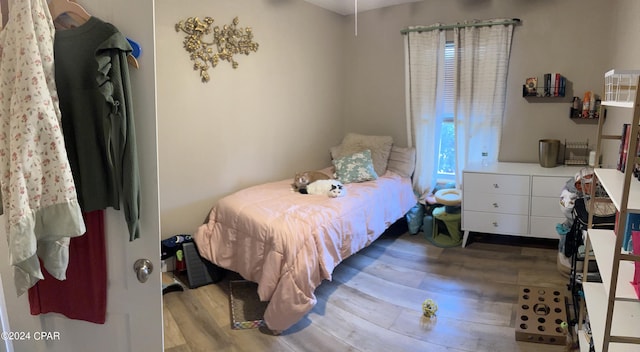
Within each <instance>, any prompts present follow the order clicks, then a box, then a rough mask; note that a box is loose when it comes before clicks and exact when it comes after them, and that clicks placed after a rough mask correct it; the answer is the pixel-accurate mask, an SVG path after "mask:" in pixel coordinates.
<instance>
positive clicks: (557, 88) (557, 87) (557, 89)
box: [553, 73, 560, 97]
mask: <svg viewBox="0 0 640 352" xmlns="http://www.w3.org/2000/svg"><path fill="white" fill-rule="evenodd" d="M553 79H555V80H556V83H555V85H554V86H553V96H554V97H557V96H558V94H559V93H560V74H559V73H556V76H555V78H553Z"/></svg>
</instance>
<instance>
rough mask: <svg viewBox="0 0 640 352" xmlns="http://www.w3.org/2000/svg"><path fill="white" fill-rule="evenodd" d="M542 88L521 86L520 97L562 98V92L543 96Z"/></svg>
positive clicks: (543, 90) (543, 89)
mask: <svg viewBox="0 0 640 352" xmlns="http://www.w3.org/2000/svg"><path fill="white" fill-rule="evenodd" d="M544 92H545V88H544V87H533V88H532V87H527V85H526V84H523V85H522V97H523V98H564V92H562V94H560V93H559V92H558V95H545V94H544Z"/></svg>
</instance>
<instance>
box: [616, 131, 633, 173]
mask: <svg viewBox="0 0 640 352" xmlns="http://www.w3.org/2000/svg"><path fill="white" fill-rule="evenodd" d="M630 134H631V124H628V123H625V124H623V125H622V136H621V138H620V155H619V156H618V166H617V169H618V170H619V171H622V172H624V169H625V165H626V163H627V154H629V135H630Z"/></svg>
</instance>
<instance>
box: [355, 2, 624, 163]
mask: <svg viewBox="0 0 640 352" xmlns="http://www.w3.org/2000/svg"><path fill="white" fill-rule="evenodd" d="M628 2H629V3H631V2H632V1H628ZM611 12H612V10H611V5H610V3H609V2H605V1H598V0H565V1H555V0H541V1H529V0H515V1H514V0H484V1H469V0H452V1H424V2H418V3H413V4H408V5H400V6H394V7H389V8H385V9H381V10H376V11H369V12H366V13H362V14H359V15H358V36H357V37H354V36H353V35H349V34H350V33H349V31H347V34H346V36H347V50H346V52H347V60H346V63H345V64H346V65H347V77H348V79H347V87H348V88H347V96H346V103H345V106H346V111H345V119H346V128H347V130H354V129H362V130H364V131H365V132H369V131H371V132H377V133H381V132H387V133H390V134H391V135H393V136H394V140H395V141H396V142H398V143H403V142H405V143H406V124H405V94H404V53H403V38H404V37H403V36H402V35H400V30H401V29H403V28H406V27H408V26H410V25H429V24H433V23H437V22H440V23H445V24H450V23H456V22H462V21H465V20H469V19H489V18H520V19H521V20H522V24H521V25H520V26H517V27H516V28H515V31H514V36H513V46H512V51H511V61H510V67H509V77H508V87H509V88H508V91H507V101H506V106H505V119H504V125H503V129H504V133H503V136H502V142H501V148H500V155H499V159H500V160H502V161H523V162H528V161H529V162H537V160H538V159H537V158H538V154H537V153H538V149H537V148H538V140H539V139H542V138H556V139H560V140H562V141H564V140H565V139H567V140H573V139H578V140H584V139H586V138H588V139H589V141H590V142H594V141H595V133H596V128H595V127H594V126H589V125H578V124H576V123H574V122H572V121H571V120H570V119H569V118H568V115H569V107H570V102H571V97H572V96H573V95H574V94H575V95H579V96H581V97H582V95H583V94H584V92H585V91H586V90H594V91H596V92H599V93H602V92H601V91H602V88H601V87H602V77H603V73H604V72H605V71H606V70H607V69H608V68H609V66H610V61H611V60H610V58H609V54H608V51H609V47H610V45H611V40H610V38H611V31H612V28H611V26H610V25H609V23H610V21H611V20H610V17H611V15H610V14H611ZM350 20H353V18H350ZM350 26H353V22H351V23H350ZM547 72H560V73H562V74H563V75H564V76H566V77H567V78H568V80H569V89H568V92H567V97H566V98H565V99H556V100H545V101H544V102H538V101H528V100H526V99H524V98H522V84H524V80H525V79H526V78H527V77H531V76H538V77H542V75H543V74H544V73H547Z"/></svg>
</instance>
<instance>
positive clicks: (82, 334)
mask: <svg viewBox="0 0 640 352" xmlns="http://www.w3.org/2000/svg"><path fill="white" fill-rule="evenodd" d="M76 1H77V2H78V3H79V4H81V5H82V6H83V7H84V8H85V9H86V10H87V12H89V13H90V14H92V15H94V16H96V17H99V18H100V19H102V20H104V21H107V22H111V23H113V24H114V25H115V26H116V27H117V28H118V29H119V30H120V31H121V32H122V33H123V34H125V35H126V36H127V37H129V38H131V39H134V40H135V41H137V42H138V43H140V44H141V46H142V50H143V51H142V55H141V56H140V58H139V59H138V61H139V63H140V69H138V70H136V71H135V72H134V71H133V70H132V72H131V84H132V86H133V90H134V91H133V96H134V104H135V105H134V109H135V123H136V138H137V146H138V153H139V167H140V177H141V197H142V198H141V238H140V239H138V240H135V241H133V242H129V235H128V230H127V227H126V223H125V221H124V215H123V214H122V213H121V212H119V211H115V210H112V209H109V210H108V211H107V214H106V228H107V234H106V237H107V263H108V296H107V318H106V323H105V324H103V325H100V324H93V323H88V322H84V321H78V320H71V319H67V318H65V317H63V316H61V315H58V314H45V315H40V316H32V315H30V313H29V303H28V300H27V295H26V294H25V295H23V296H21V297H16V293H15V286H14V284H13V278H12V274H11V268H10V267H9V265H8V259H7V258H8V251H7V244H6V240H5V238H6V234H5V233H4V228H5V227H4V221H5V218H4V216H2V217H0V238H1V240H0V279H1V282H2V284H3V285H2V286H4V290H3V292H4V299H5V301H6V307H5V308H6V313H7V316H8V319H7V320H8V322H5V323H8V327H6V326H3V327H2V329H3V331H5V330H6V329H10V330H11V331H14V332H24V333H30V338H29V339H28V340H25V341H12V343H8V344H5V342H7V341H0V351H3V350H7V351H8V352H13V351H15V352H38V351H61V352H62V351H64V352H75V351H105V352H107V351H108V352H113V351H118V352H122V351H136V352H137V351H142V352H147V351H162V348H163V346H162V289H161V280H160V248H159V246H160V225H159V224H160V220H159V201H158V163H157V142H156V96H155V95H156V93H155V91H156V89H155V67H154V65H155V60H154V51H155V50H154V28H153V25H154V23H153V18H154V12H153V11H154V9H153V0H138V1H129V0H111V1H102V0H76ZM139 258H148V259H149V260H151V262H152V264H153V265H154V271H153V273H152V274H151V277H150V278H149V280H148V281H147V282H146V283H144V284H142V283H140V282H138V280H137V277H136V274H135V273H134V270H133V265H134V262H135V261H136V260H137V259H139ZM1 296H2V295H1V294H0V305H1V304H2V299H1V298H2V297H1ZM60 299H64V297H60ZM2 310H3V309H2V307H1V306H0V312H2ZM5 325H6V324H5ZM36 332H45V333H50V334H44V335H43V334H40V333H38V334H36ZM24 336H27V335H26V334H25V335H24ZM42 337H45V338H44V339H42ZM38 338H40V339H38Z"/></svg>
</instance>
